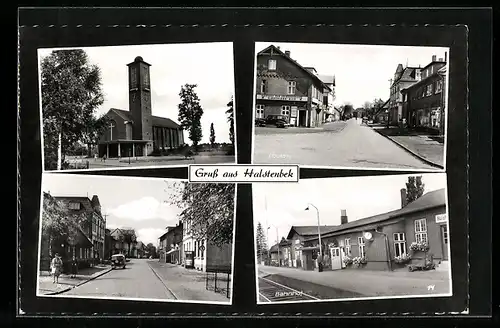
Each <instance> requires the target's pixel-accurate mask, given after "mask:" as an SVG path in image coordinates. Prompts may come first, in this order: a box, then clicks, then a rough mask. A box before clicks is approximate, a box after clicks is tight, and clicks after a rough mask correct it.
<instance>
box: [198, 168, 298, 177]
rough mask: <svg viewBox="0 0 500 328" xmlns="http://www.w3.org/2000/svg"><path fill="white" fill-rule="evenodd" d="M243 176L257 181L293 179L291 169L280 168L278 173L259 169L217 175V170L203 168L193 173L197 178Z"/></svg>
mask: <svg viewBox="0 0 500 328" xmlns="http://www.w3.org/2000/svg"><path fill="white" fill-rule="evenodd" d="M241 174H242V175H243V178H257V179H263V178H273V179H276V178H282V179H283V178H285V179H286V178H293V177H294V171H293V170H292V169H288V170H286V169H283V168H281V169H280V170H279V171H276V170H272V169H267V170H264V169H260V170H255V169H245V170H241V171H240V170H237V169H236V170H234V171H230V172H223V173H222V174H219V169H214V170H213V171H206V170H205V169H204V168H199V169H196V170H195V171H194V175H195V176H196V177H197V178H213V179H216V178H218V177H219V176H222V177H223V178H237V177H239V176H240V175H241Z"/></svg>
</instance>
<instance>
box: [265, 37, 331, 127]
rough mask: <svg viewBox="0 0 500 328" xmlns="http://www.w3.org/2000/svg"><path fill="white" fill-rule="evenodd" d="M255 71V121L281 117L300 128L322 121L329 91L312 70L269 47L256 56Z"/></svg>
mask: <svg viewBox="0 0 500 328" xmlns="http://www.w3.org/2000/svg"><path fill="white" fill-rule="evenodd" d="M256 69H257V78H256V83H257V84H256V86H255V87H256V101H255V117H256V118H266V117H267V116H268V115H282V116H285V117H286V119H287V121H288V123H289V124H290V125H291V126H301V127H316V126H319V125H320V124H321V123H323V122H324V118H325V117H324V115H325V114H324V113H325V112H327V110H328V109H327V107H326V104H325V100H326V99H327V98H328V94H329V93H331V92H332V91H333V90H332V89H331V88H330V87H328V86H327V85H326V84H325V83H324V82H323V81H322V80H321V79H320V78H319V77H318V75H317V72H316V70H315V69H314V68H312V67H309V68H306V67H303V66H302V65H300V64H299V63H297V62H296V61H295V60H293V59H292V58H291V57H290V52H289V51H285V52H282V51H281V50H280V49H279V48H278V47H275V46H269V47H267V48H266V49H264V50H262V51H260V52H259V53H258V54H257V68H256ZM332 82H333V84H334V81H332ZM325 96H326V99H325Z"/></svg>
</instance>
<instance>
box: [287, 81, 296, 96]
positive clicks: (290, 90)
mask: <svg viewBox="0 0 500 328" xmlns="http://www.w3.org/2000/svg"><path fill="white" fill-rule="evenodd" d="M296 86H297V83H296V82H295V81H288V89H287V93H288V94H289V95H294V94H295V87H296Z"/></svg>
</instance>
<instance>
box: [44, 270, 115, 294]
mask: <svg viewBox="0 0 500 328" xmlns="http://www.w3.org/2000/svg"><path fill="white" fill-rule="evenodd" d="M111 270H112V269H111V268H109V269H106V270H103V271H102V272H99V274H97V275H95V276H93V277H91V278H89V279H87V280H84V281H82V282H80V283H79V284H76V285H74V286H71V287H68V288H65V289H63V290H60V291H57V292H52V293H47V294H45V295H58V294H62V293H66V292H67V291H69V290H71V289H73V288H76V287H80V286H81V285H83V284H86V283H87V282H89V281H92V280H94V279H96V278H99V277H100V276H103V275H105V274H106V273H108V272H110V271H111Z"/></svg>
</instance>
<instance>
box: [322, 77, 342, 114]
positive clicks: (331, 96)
mask: <svg viewBox="0 0 500 328" xmlns="http://www.w3.org/2000/svg"><path fill="white" fill-rule="evenodd" d="M319 78H320V79H321V81H323V82H324V83H325V84H326V85H327V86H328V88H329V89H330V91H328V90H325V93H324V94H323V106H324V108H325V110H323V117H322V120H323V122H333V121H338V120H339V115H338V114H339V112H338V111H337V110H335V107H334V106H333V102H334V101H335V76H330V75H319Z"/></svg>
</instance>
